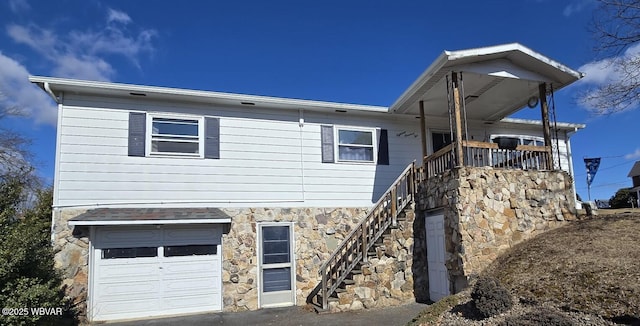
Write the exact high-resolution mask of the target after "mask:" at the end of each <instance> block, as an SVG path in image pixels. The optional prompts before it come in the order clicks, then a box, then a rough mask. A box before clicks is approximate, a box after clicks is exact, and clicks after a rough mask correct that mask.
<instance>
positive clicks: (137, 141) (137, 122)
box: [129, 112, 147, 156]
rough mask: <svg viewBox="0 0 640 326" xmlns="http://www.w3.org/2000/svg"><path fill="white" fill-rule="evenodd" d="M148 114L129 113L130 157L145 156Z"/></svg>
mask: <svg viewBox="0 0 640 326" xmlns="http://www.w3.org/2000/svg"><path fill="white" fill-rule="evenodd" d="M146 127H147V114H146V113H141V112H129V156H144V155H145V148H144V147H145V136H146V129H147V128H146Z"/></svg>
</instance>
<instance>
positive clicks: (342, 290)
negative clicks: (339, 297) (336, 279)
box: [336, 288, 347, 293]
mask: <svg viewBox="0 0 640 326" xmlns="http://www.w3.org/2000/svg"><path fill="white" fill-rule="evenodd" d="M344 292H347V289H343V288H337V289H336V293H344Z"/></svg>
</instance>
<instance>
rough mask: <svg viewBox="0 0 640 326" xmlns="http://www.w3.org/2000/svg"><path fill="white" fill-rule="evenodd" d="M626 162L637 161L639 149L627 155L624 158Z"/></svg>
mask: <svg viewBox="0 0 640 326" xmlns="http://www.w3.org/2000/svg"><path fill="white" fill-rule="evenodd" d="M624 158H626V159H627V160H637V159H640V148H637V149H636V151H635V152H633V153H629V154H627V155H625V156H624Z"/></svg>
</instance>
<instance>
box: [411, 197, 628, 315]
mask: <svg viewBox="0 0 640 326" xmlns="http://www.w3.org/2000/svg"><path fill="white" fill-rule="evenodd" d="M598 214H599V215H598V216H596V217H591V218H587V217H584V216H583V217H582V219H581V220H578V221H573V222H570V223H568V224H567V225H565V226H563V227H561V228H558V229H555V230H552V231H549V232H546V233H543V234H541V235H538V236H537V237H535V238H534V239H531V240H529V241H527V242H524V243H521V244H519V245H517V246H515V247H513V248H512V249H511V250H509V251H508V252H507V253H505V254H504V255H502V256H500V257H499V258H498V259H497V260H496V261H495V262H493V263H492V264H491V265H490V266H489V267H488V268H487V269H486V270H485V271H484V273H483V274H484V275H485V276H492V277H496V278H498V279H499V280H500V281H501V282H502V283H503V285H504V286H505V287H506V288H507V289H508V290H509V292H510V293H511V294H512V296H513V299H514V302H515V305H514V306H513V307H512V308H511V309H510V310H509V311H507V312H506V313H503V314H499V315H496V316H493V317H490V318H488V319H482V318H478V315H477V310H475V307H474V305H473V302H472V301H471V298H470V292H471V290H470V289H469V288H468V289H466V290H465V291H463V292H461V293H458V294H455V295H452V296H449V297H446V298H444V299H442V300H440V301H438V302H437V303H434V304H432V305H430V306H428V307H427V308H426V309H425V310H423V311H422V312H421V313H420V314H419V315H418V316H416V317H415V318H414V319H413V320H412V321H411V322H410V323H409V324H408V325H440V326H463V325H464V326H469V325H482V326H486V325H537V324H540V323H538V322H531V321H526V320H527V318H524V319H525V321H523V320H522V318H523V317H526V316H527V315H526V314H531V313H533V314H537V315H538V316H543V315H544V316H545V318H549V317H553V316H555V317H554V318H551V319H555V321H554V322H552V321H551V319H546V321H545V322H543V323H541V324H547V325H577V326H605V325H606V326H608V325H618V324H626V325H639V326H640V210H638V209H635V210H631V209H621V210H602V209H601V210H599V211H598ZM472 282H473V281H472ZM543 312H544V313H543ZM513 317H516V318H517V317H520V318H521V320H520V321H519V322H507V320H508V319H509V318H513ZM561 319H565V321H567V320H568V322H566V323H562V322H558V321H559V320H561Z"/></svg>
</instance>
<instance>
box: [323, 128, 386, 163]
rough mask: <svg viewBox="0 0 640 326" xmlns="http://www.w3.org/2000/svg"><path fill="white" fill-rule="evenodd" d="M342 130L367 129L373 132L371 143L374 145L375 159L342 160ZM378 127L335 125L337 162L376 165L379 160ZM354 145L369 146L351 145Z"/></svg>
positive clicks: (334, 139)
mask: <svg viewBox="0 0 640 326" xmlns="http://www.w3.org/2000/svg"><path fill="white" fill-rule="evenodd" d="M340 130H349V131H365V132H370V133H371V138H372V139H371V140H372V141H371V144H372V146H371V147H373V161H358V160H341V159H340ZM377 131H378V129H377V128H365V127H352V126H334V128H333V153H334V154H333V155H334V157H335V162H336V163H343V164H368V165H375V164H376V163H377V162H378V139H377V137H376V136H377V134H378V133H377ZM349 146H354V147H369V146H367V145H361V146H358V145H349Z"/></svg>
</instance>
